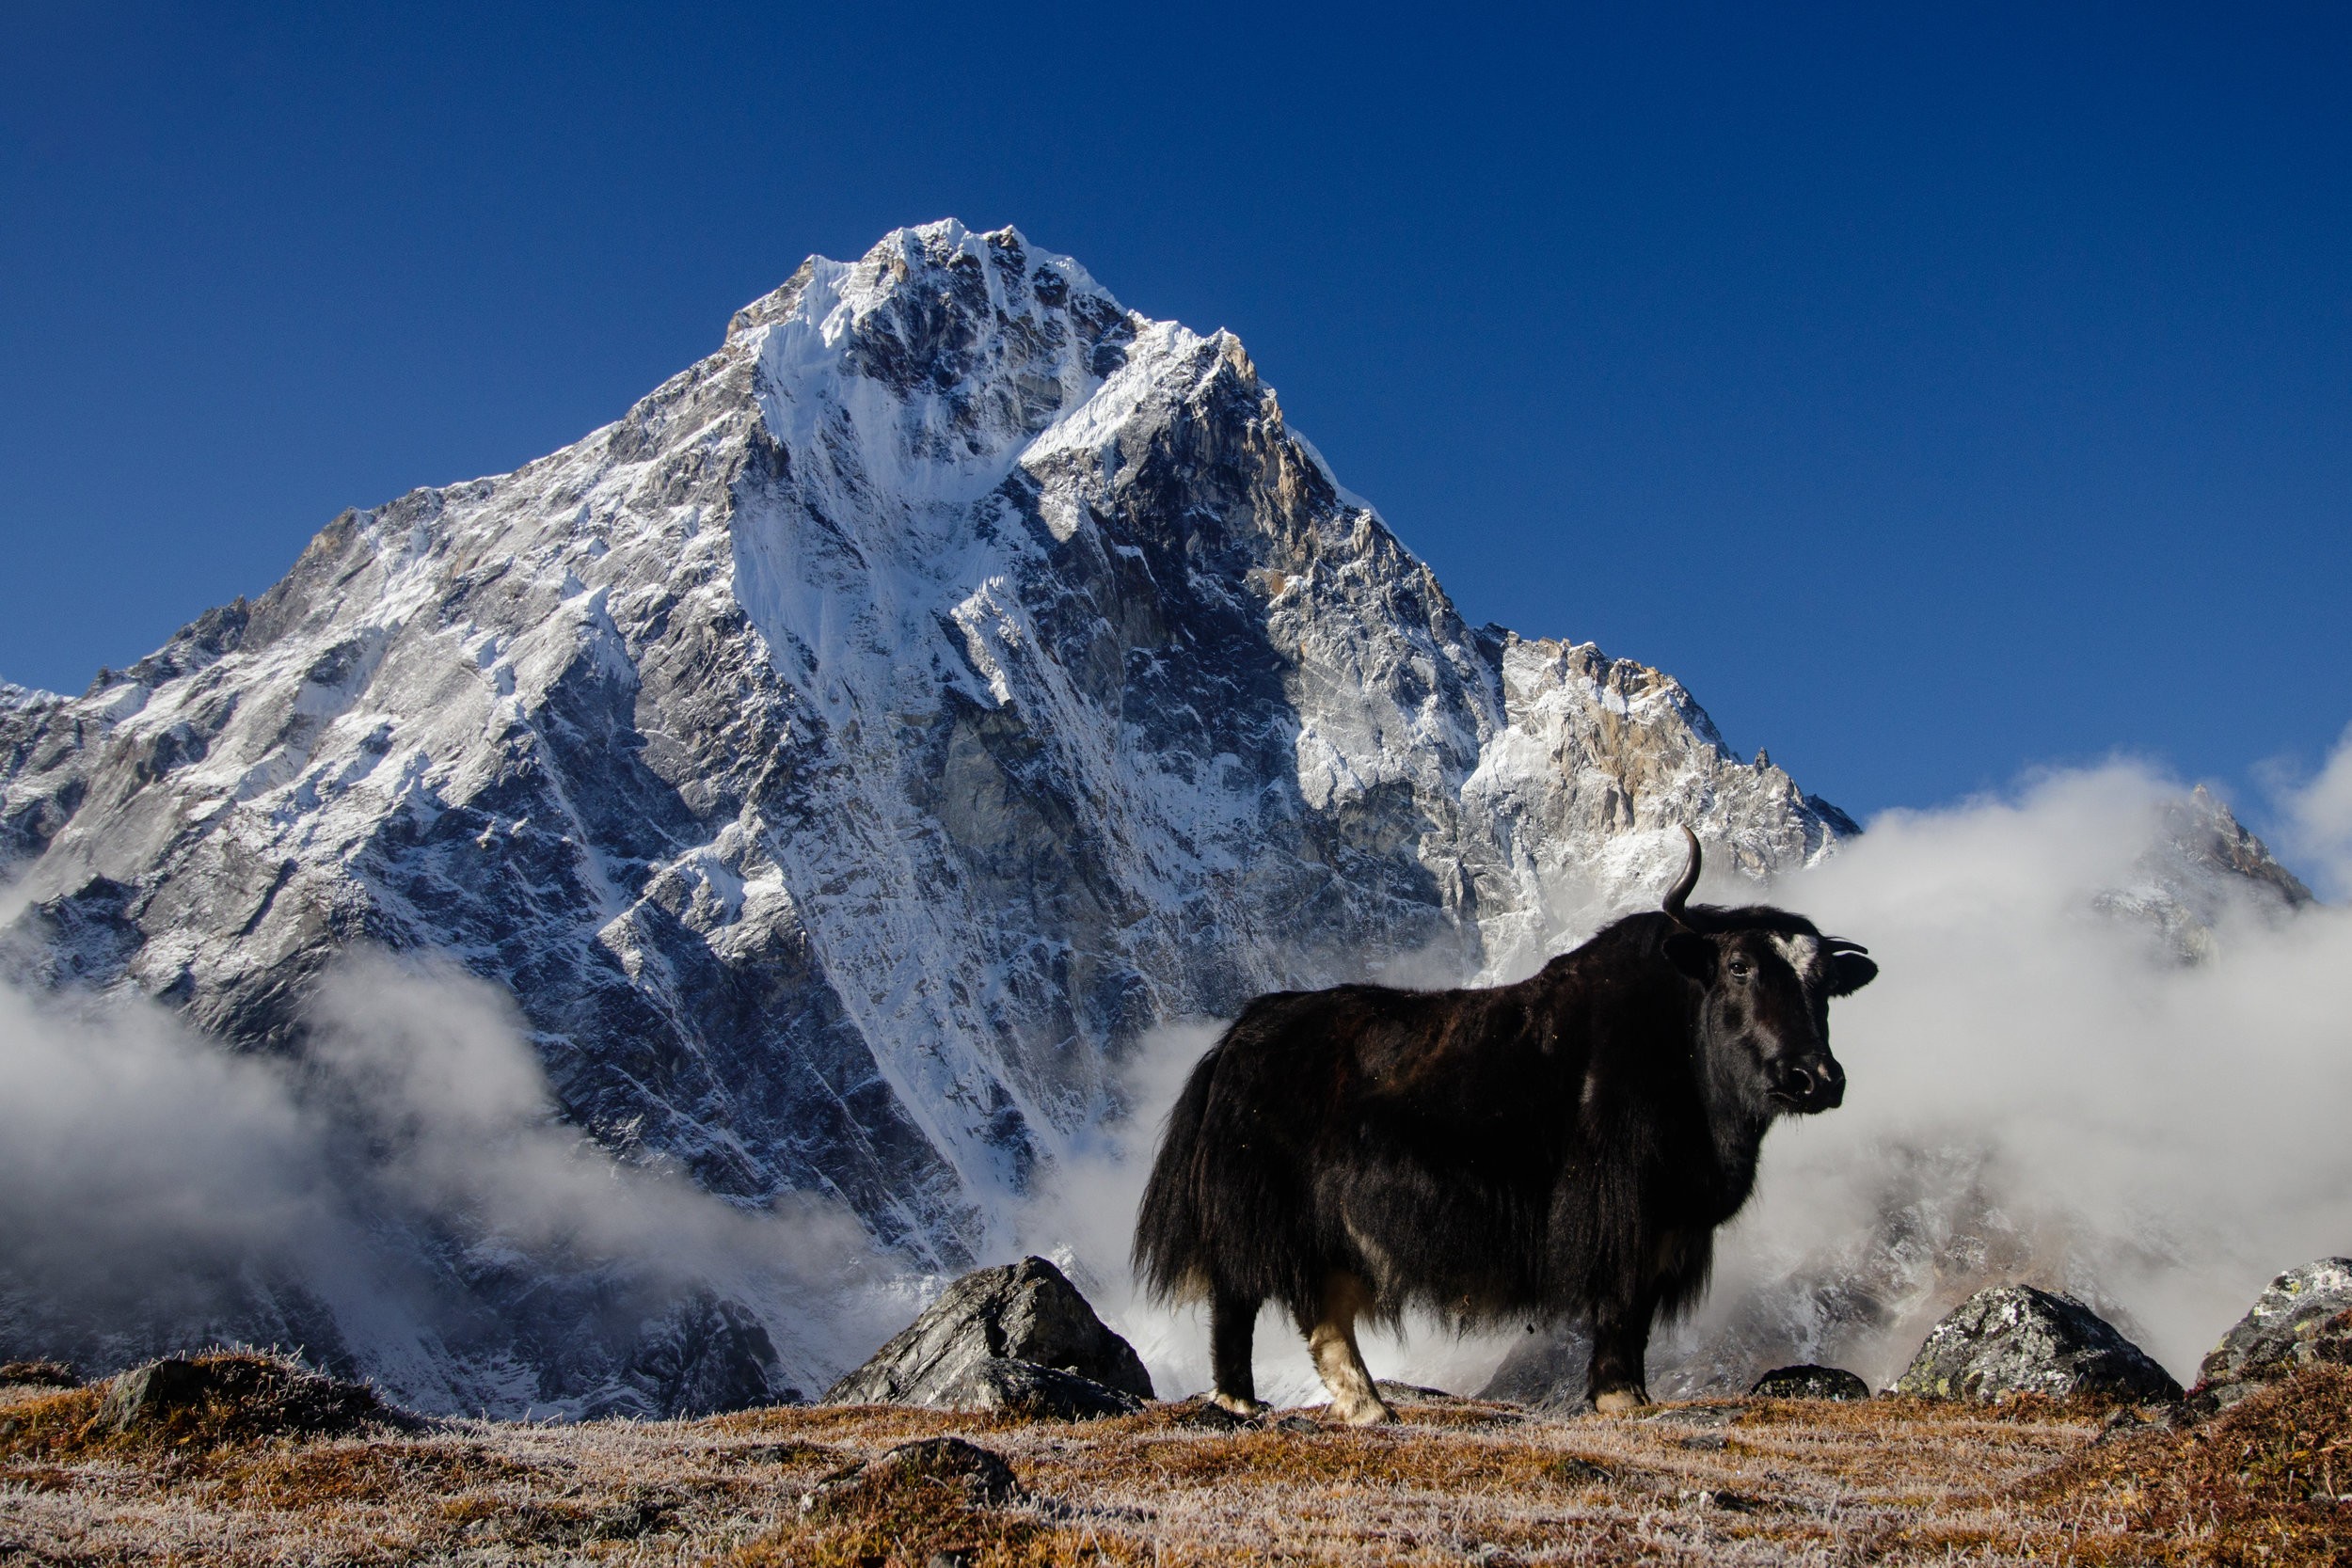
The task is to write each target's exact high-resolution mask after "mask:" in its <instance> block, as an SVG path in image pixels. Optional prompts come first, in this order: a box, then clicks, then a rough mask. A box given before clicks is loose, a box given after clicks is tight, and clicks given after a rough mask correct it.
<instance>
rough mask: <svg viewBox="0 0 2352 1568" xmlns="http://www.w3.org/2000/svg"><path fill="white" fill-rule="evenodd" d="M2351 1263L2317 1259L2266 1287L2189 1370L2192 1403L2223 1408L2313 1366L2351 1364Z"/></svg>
mask: <svg viewBox="0 0 2352 1568" xmlns="http://www.w3.org/2000/svg"><path fill="white" fill-rule="evenodd" d="M2346 1314H2352V1258H2322V1259H2318V1260H2317V1261H2316V1262H2312V1263H2306V1264H2304V1265H2303V1266H2302V1267H2301V1268H2298V1269H2289V1270H2288V1271H2287V1272H2286V1273H2284V1274H2282V1275H2279V1277H2278V1278H2276V1279H2274V1280H2272V1281H2271V1282H2270V1283H2269V1285H2268V1286H2266V1287H2265V1289H2264V1291H2263V1293H2262V1294H2261V1295H2260V1296H2257V1297H2256V1298H2255V1300H2254V1305H2253V1306H2252V1307H2249V1308H2248V1309H2247V1313H2246V1316H2244V1317H2243V1318H2240V1319H2239V1320H2238V1321H2237V1322H2236V1323H2233V1324H2232V1325H2231V1328H2230V1331H2229V1332H2228V1333H2227V1334H2224V1335H2223V1336H2222V1337H2221V1342H2220V1343H2219V1344H2217V1345H2216V1346H2214V1348H2213V1350H2212V1352H2211V1353H2210V1354H2207V1355H2206V1357H2205V1359H2204V1362H2203V1363H2202V1364H2201V1366H2200V1367H2199V1368H2198V1369H2197V1386H2196V1388H2195V1389H2194V1390H2193V1391H2192V1397H2193V1399H2194V1400H2195V1402H2197V1404H2198V1405H2199V1406H2200V1407H2201V1408H2202V1409H2204V1410H2207V1411H2212V1410H2219V1409H2225V1408H2227V1407H2228V1406H2230V1405H2233V1404H2235V1403H2236V1402H2238V1401H2240V1400H2242V1399H2244V1398H2245V1397H2246V1396H2247V1395H2249V1394H2251V1393H2253V1392H2255V1391H2256V1390H2257V1389H2259V1388H2261V1387H2262V1386H2263V1385H2264V1384H2265V1383H2271V1382H2275V1381H2277V1380H2278V1379H2280V1378H2282V1377H2285V1376H2287V1375H2288V1374H2290V1373H2292V1372H2293V1371H2294V1370H2296V1368H2297V1367H2305V1366H2310V1365H2312V1363H2313V1362H2318V1361H2335V1362H2340V1363H2341V1362H2347V1361H2352V1317H2347V1316H2346Z"/></svg>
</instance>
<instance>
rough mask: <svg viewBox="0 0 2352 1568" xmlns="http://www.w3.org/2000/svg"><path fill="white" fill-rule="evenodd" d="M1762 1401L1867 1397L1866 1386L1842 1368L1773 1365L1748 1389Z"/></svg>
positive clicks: (1857, 1398) (1868, 1388)
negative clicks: (1771, 1368)
mask: <svg viewBox="0 0 2352 1568" xmlns="http://www.w3.org/2000/svg"><path fill="white" fill-rule="evenodd" d="M1748 1392H1749V1393H1751V1394H1753V1395H1755V1396H1756V1398H1758V1399H1766V1400H1867V1399H1868V1398H1869V1397H1870V1386H1869V1385H1868V1384H1867V1383H1865V1382H1863V1381H1862V1380H1861V1379H1860V1378H1858V1377H1856V1376H1854V1374H1853V1373H1851V1372H1850V1371H1848V1370H1845V1369H1844V1368H1843V1367H1816V1366H1813V1365H1811V1364H1809V1363H1808V1364H1807V1365H1805V1366H1802V1367H1776V1368H1774V1369H1773V1370H1771V1371H1769V1372H1766V1373H1765V1374H1764V1375H1763V1376H1762V1377H1759V1378H1757V1379H1756V1386H1755V1387H1753V1388H1751V1389H1749V1390H1748Z"/></svg>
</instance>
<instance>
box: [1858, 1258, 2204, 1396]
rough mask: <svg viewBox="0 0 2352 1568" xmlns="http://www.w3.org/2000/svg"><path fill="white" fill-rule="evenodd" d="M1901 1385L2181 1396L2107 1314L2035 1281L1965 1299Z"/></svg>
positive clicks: (1920, 1390)
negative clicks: (2040, 1287)
mask: <svg viewBox="0 0 2352 1568" xmlns="http://www.w3.org/2000/svg"><path fill="white" fill-rule="evenodd" d="M1895 1391H1896V1392H1897V1393H1899V1394H1912V1395H1915V1396H1917V1397H1919V1398H1921V1399H1938V1400H1960V1399H1972V1400H1998V1399H2004V1398H2007V1397H2008V1396H2010V1395H2012V1394H2048V1395H2052V1396H2054V1397H2057V1398H2060V1399H2064V1398H2069V1397H2073V1396H2077V1395H2090V1396H2094V1397H2098V1398H2104V1399H2117V1400H2128V1401H2132V1402H2146V1401H2156V1400H2164V1401H2170V1400H2177V1399H2179V1398H2180V1397H2181V1386H2180V1385H2179V1384H2178V1383H2175V1382H2174V1381H2173V1380H2172V1375H2171V1374H2170V1373H2169V1372H2167V1371H2166V1370H2164V1369H2163V1368H2162V1367H2160V1366H2158V1365H2156V1363H2155V1362H2154V1361H2153V1360H2152V1359H2151V1358H2150V1357H2149V1355H2148V1354H2147V1353H2146V1352H2145V1351H2143V1350H2141V1349H2140V1348H2139V1347H2138V1346H2137V1345H2135V1344H2133V1343H2132V1342H2131V1341H2130V1340H2129V1339H2126V1338H2123V1336H2122V1335H2121V1334H2118V1333H2117V1332H2116V1331H2115V1327H2114V1325H2113V1324H2111V1323H2108V1322H2107V1321H2106V1319H2105V1318H2102V1317H2101V1316H2099V1314H2098V1313H2096V1312H2093V1311H2092V1310H2091V1309H2090V1307H2085V1306H2084V1305H2083V1304H2082V1303H2081V1302H2079V1301H2076V1300H2075V1299H2074V1297H2072V1296H2062V1295H2056V1294H2053V1293H2052V1292H2050V1291H2040V1290H2036V1289H2035V1288H2034V1287H2032V1286H2030V1285H2001V1286H1995V1287H1994V1289H1992V1290H1989V1291H1978V1292H1977V1293H1976V1294H1975V1295H1973V1296H1970V1297H1969V1298H1968V1299H1967V1300H1966V1301H1964V1302H1962V1303H1961V1304H1960V1306H1959V1307H1958V1308H1957V1309H1956V1310H1955V1311H1953V1312H1952V1314H1951V1315H1950V1316H1949V1317H1947V1318H1946V1319H1945V1320H1944V1321H1943V1322H1942V1323H1937V1324H1936V1325H1935V1327H1934V1328H1932V1329H1931V1330H1930V1331H1929V1332H1928V1337H1927V1339H1926V1341H1925V1342H1923V1343H1922V1344H1921V1345H1920V1346H1919V1354H1917V1355H1916V1356H1915V1357H1914V1358H1913V1359H1912V1363H1911V1367H1910V1370H1907V1371H1905V1372H1904V1373H1903V1375H1902V1376H1901V1377H1900V1378H1899V1379H1897V1380H1896V1383H1895Z"/></svg>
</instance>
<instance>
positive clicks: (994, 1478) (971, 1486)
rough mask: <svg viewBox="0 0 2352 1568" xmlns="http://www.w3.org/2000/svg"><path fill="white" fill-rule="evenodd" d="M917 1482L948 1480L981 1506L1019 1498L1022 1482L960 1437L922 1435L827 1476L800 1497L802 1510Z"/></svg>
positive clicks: (812, 1510)
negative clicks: (923, 1436)
mask: <svg viewBox="0 0 2352 1568" xmlns="http://www.w3.org/2000/svg"><path fill="white" fill-rule="evenodd" d="M911 1481H943V1482H946V1484H948V1485H951V1486H953V1487H955V1488H956V1489H958V1490H959V1491H961V1493H962V1494H963V1496H964V1499H965V1500H966V1501H967V1502H972V1503H977V1504H982V1505H992V1506H993V1505H997V1504H1002V1503H1010V1502H1018V1501H1019V1500H1020V1498H1021V1482H1020V1481H1018V1480H1017V1479H1016V1478H1015V1477H1014V1476H1013V1473H1012V1466H1011V1465H1008V1464H1006V1463H1005V1462H1004V1460H1003V1459H1002V1458H1000V1457H999V1456H998V1455H996V1454H993V1453H992V1452H990V1451H989V1450H988V1449H984V1448H981V1447H980V1446H979V1445H978V1444H977V1443H967V1442H965V1441H964V1440H963V1439H962V1438H961V1437H926V1438H923V1439H922V1440H920V1441H918V1442H914V1443H901V1444H899V1445H898V1447H897V1448H895V1449H890V1450H889V1451H888V1452H886V1453H884V1454H882V1456H880V1457H879V1458H877V1459H873V1460H871V1461H868V1462H867V1463H866V1464H864V1465H856V1466H853V1467H852V1468H850V1469H847V1470H841V1471H837V1472H835V1473H834V1474H833V1475H830V1476H827V1477H826V1478H825V1479H824V1480H822V1481H818V1483H817V1484H816V1486H815V1487H814V1488H812V1489H811V1490H810V1491H809V1493H808V1494H807V1495H806V1496H805V1497H802V1498H801V1512H802V1513H816V1512H818V1511H820V1510H823V1509H827V1508H831V1507H834V1506H836V1505H838V1504H840V1503H844V1502H848V1501H851V1500H853V1499H856V1498H859V1497H867V1496H870V1495H872V1494H874V1493H877V1492H882V1491H887V1490H890V1489H892V1488H895V1487H898V1486H903V1485H905V1484H907V1483H909V1482H911Z"/></svg>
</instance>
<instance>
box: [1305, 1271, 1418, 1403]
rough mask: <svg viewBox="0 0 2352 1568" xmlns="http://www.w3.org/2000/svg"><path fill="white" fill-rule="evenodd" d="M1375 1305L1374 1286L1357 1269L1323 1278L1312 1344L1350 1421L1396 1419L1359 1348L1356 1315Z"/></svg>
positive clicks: (1309, 1337)
mask: <svg viewBox="0 0 2352 1568" xmlns="http://www.w3.org/2000/svg"><path fill="white" fill-rule="evenodd" d="M1371 1305H1372V1292H1371V1291H1368V1290H1366V1289H1365V1288H1364V1282H1363V1281H1362V1280H1361V1279H1359V1278H1357V1277H1356V1275H1352V1274H1346V1273H1341V1274H1335V1275H1331V1277H1330V1278H1328V1279H1327V1280H1326V1281H1324V1286H1323V1316H1322V1317H1321V1318H1320V1319H1318V1320H1317V1321H1316V1323H1315V1325H1314V1326H1313V1327H1312V1328H1311V1329H1309V1330H1308V1331H1307V1348H1308V1349H1309V1350H1310V1351H1311V1352H1313V1353H1314V1358H1315V1370H1316V1371H1317V1372H1318V1373H1320V1374H1321V1375H1322V1377H1323V1386H1325V1387H1326V1388H1328V1389H1330V1390H1331V1408H1332V1409H1333V1410H1334V1411H1336V1412H1338V1413H1339V1418H1340V1419H1341V1420H1343V1421H1345V1422H1346V1423H1347V1424H1348V1425H1350V1426H1359V1427H1360V1426H1370V1425H1372V1424H1373V1423H1374V1422H1375V1421H1393V1420H1395V1419H1396V1412H1395V1411H1393V1410H1391V1409H1390V1408H1389V1406H1388V1402H1387V1401H1385V1400H1383V1399H1382V1398H1381V1397H1380V1390H1379V1389H1377V1388H1375V1387H1374V1386H1373V1382H1372V1373H1371V1372H1370V1371H1369V1370H1366V1368H1365V1366H1364V1357H1363V1353H1362V1352H1360V1351H1359V1350H1358V1349H1357V1348H1356V1319H1357V1317H1358V1316H1359V1314H1360V1313H1362V1312H1363V1310H1364V1309H1365V1308H1366V1307H1370V1306H1371Z"/></svg>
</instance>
